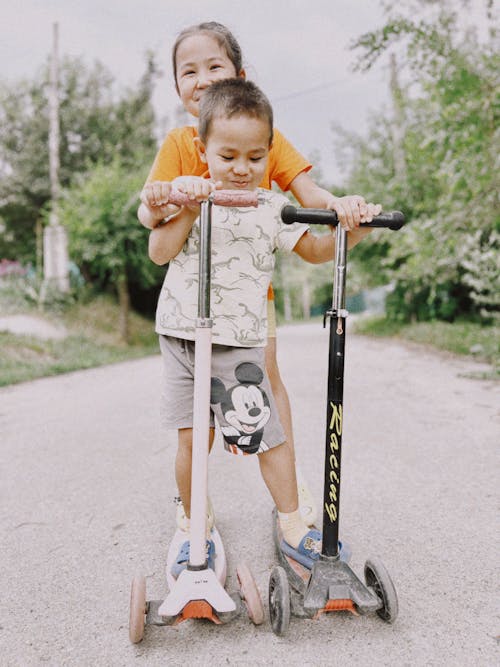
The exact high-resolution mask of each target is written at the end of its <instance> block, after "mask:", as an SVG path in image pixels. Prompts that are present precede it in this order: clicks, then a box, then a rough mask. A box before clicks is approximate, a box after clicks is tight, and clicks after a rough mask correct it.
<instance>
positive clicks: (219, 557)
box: [165, 526, 227, 591]
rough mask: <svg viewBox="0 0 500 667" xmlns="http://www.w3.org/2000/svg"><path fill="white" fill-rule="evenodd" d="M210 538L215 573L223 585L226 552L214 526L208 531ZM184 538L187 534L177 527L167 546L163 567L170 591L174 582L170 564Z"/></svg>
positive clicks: (225, 569) (174, 559)
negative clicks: (164, 565)
mask: <svg viewBox="0 0 500 667" xmlns="http://www.w3.org/2000/svg"><path fill="white" fill-rule="evenodd" d="M210 539H211V540H212V541H213V543H214V545H215V560H214V565H215V575H216V577H217V579H218V580H219V581H220V583H221V584H222V586H224V584H225V582H226V576H227V562H226V553H225V551H224V545H223V543H222V538H221V536H220V533H219V531H218V530H217V528H216V527H215V526H214V527H213V528H212V530H211V532H210ZM186 540H189V534H188V533H186V532H185V531H183V530H180V528H177V530H176V531H175V533H174V536H173V538H172V541H171V542H170V546H169V548H168V554H167V566H166V568H165V570H166V575H167V585H168V588H169V590H170V591H171V590H172V589H173V587H174V585H175V582H176V579H175V577H174V576H173V575H172V566H173V564H174V563H175V561H176V559H177V556H178V554H179V550H180V548H181V546H182V545H183V544H184V542H185V541H186Z"/></svg>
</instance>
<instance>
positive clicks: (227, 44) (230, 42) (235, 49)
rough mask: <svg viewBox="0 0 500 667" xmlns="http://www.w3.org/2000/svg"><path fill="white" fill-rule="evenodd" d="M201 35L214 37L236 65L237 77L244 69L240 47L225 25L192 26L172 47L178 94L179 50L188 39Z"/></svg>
mask: <svg viewBox="0 0 500 667" xmlns="http://www.w3.org/2000/svg"><path fill="white" fill-rule="evenodd" d="M199 33H203V34H206V35H209V36H210V37H213V38H214V39H215V40H216V41H217V43H218V44H219V46H221V47H222V48H223V49H224V51H225V52H226V55H227V57H228V58H229V60H230V61H231V62H232V63H233V65H234V69H235V76H238V75H239V73H240V72H241V70H242V68H243V65H242V55H241V48H240V45H239V44H238V41H237V40H236V38H235V36H234V35H233V33H232V32H231V31H230V30H228V28H226V26H225V25H222V23H217V22H216V21H207V22H205V23H198V24H197V25H192V26H190V27H189V28H185V30H183V31H182V32H180V33H179V35H178V36H177V39H176V40H175V43H174V46H173V47H172V68H173V72H174V79H175V88H176V90H177V92H179V86H178V85H177V50H178V48H179V46H180V45H181V43H182V42H183V41H184V40H185V39H186V38H187V37H192V36H193V35H198V34H199Z"/></svg>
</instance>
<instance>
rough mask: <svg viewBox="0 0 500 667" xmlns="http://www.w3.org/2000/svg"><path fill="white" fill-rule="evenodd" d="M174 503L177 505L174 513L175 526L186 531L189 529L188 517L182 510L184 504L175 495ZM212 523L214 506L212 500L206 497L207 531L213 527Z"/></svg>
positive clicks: (213, 521)
mask: <svg viewBox="0 0 500 667" xmlns="http://www.w3.org/2000/svg"><path fill="white" fill-rule="evenodd" d="M174 503H175V504H176V505H177V510H176V513H175V520H176V523H177V528H180V530H183V531H184V532H185V533H187V532H188V531H189V519H188V518H187V516H186V512H184V505H183V504H182V500H181V499H180V498H179V496H176V497H175V498H174ZM214 524H215V513H214V508H213V506H212V501H211V500H210V497H208V508H207V532H208V533H210V531H211V530H212V528H213V527H214Z"/></svg>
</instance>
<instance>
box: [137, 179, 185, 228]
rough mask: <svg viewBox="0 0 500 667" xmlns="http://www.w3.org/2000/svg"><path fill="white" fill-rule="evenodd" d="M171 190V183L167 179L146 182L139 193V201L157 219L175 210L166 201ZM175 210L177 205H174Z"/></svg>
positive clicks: (159, 219) (167, 215)
mask: <svg viewBox="0 0 500 667" xmlns="http://www.w3.org/2000/svg"><path fill="white" fill-rule="evenodd" d="M171 190H172V184H171V183H169V182H168V181H153V182H152V183H147V184H146V185H145V186H144V188H143V190H142V192H141V194H140V200H141V202H142V203H143V204H144V205H145V206H147V208H148V209H149V210H150V211H151V214H152V215H153V217H154V218H155V219H156V220H158V221H161V220H163V218H167V217H169V216H170V215H172V214H173V213H174V212H175V211H174V209H173V207H172V204H169V203H168V198H169V195H170V192H171ZM175 210H178V207H175Z"/></svg>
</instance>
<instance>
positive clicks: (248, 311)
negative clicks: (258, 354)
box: [156, 188, 307, 347]
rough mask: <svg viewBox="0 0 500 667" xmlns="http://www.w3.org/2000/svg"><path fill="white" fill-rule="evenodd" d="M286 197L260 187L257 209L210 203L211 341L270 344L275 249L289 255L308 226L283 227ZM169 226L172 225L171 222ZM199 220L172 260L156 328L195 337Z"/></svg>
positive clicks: (254, 345)
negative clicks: (269, 294) (269, 305)
mask: <svg viewBox="0 0 500 667" xmlns="http://www.w3.org/2000/svg"><path fill="white" fill-rule="evenodd" d="M288 203H289V201H288V199H287V198H286V197H284V196H283V195H281V194H278V193H276V192H272V191H270V190H264V189H261V188H259V206H258V208H243V207H223V206H212V232H211V236H212V252H211V264H212V270H211V290H210V317H211V318H212V320H213V328H212V338H213V342H214V343H217V344H220V345H231V346H233V347H264V346H265V345H266V344H267V290H268V287H269V283H270V281H271V277H272V274H273V269H274V261H275V251H276V250H280V251H282V252H286V253H290V252H292V250H293V248H294V247H295V245H296V243H297V241H298V240H299V239H300V237H301V236H302V235H303V234H304V233H305V232H306V230H307V225H304V224H299V223H295V224H292V225H285V224H284V223H283V222H282V221H281V216H280V212H281V209H282V207H283V205H285V204H288ZM167 224H168V223H167ZM199 241H200V225H199V218H198V219H197V220H196V222H195V223H194V225H193V227H192V229H191V232H190V234H189V236H188V238H187V239H186V242H185V243H184V246H183V248H182V250H181V251H180V253H179V254H178V255H177V256H176V257H175V258H174V259H172V260H171V261H170V264H169V267H168V271H167V275H166V276H165V280H164V282H163V287H162V290H161V293H160V296H159V299H158V307H157V310H156V331H157V333H159V334H165V335H168V336H174V337H176V338H184V339H186V340H194V338H195V325H196V318H197V315H198V250H199Z"/></svg>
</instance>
